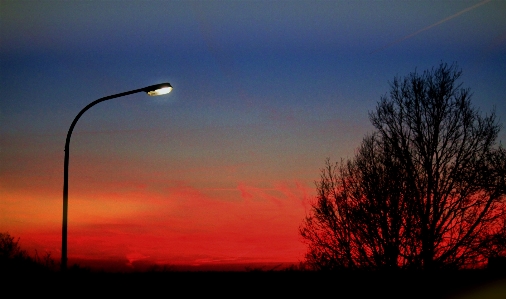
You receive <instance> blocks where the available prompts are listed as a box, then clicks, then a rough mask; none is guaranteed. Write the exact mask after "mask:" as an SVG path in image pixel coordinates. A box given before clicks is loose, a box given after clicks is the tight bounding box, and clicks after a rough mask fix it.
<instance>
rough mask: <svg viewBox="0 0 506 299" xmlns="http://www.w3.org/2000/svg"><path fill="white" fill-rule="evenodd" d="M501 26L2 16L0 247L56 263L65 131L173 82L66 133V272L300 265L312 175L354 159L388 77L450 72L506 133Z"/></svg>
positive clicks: (259, 10) (152, 10) (329, 9)
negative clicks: (446, 68)
mask: <svg viewBox="0 0 506 299" xmlns="http://www.w3.org/2000/svg"><path fill="white" fill-rule="evenodd" d="M504 11H506V2H503V1H451V2H442V3H439V2H431V4H430V5H429V4H427V3H425V2H423V1H420V2H412V1H381V2H379V1H352V2H349V1H244V2H243V1H239V2H236V1H228V0H226V1H191V2H189V1H154V2H150V1H126V2H125V3H122V4H121V5H118V3H117V2H113V1H100V2H98V1H97V2H90V1H0V40H1V43H0V228H1V229H0V230H1V231H2V232H9V233H10V234H11V235H12V236H14V237H15V238H18V237H19V238H20V240H19V241H20V243H19V244H20V245H21V247H22V248H23V249H26V250H27V251H28V252H29V253H30V254H31V255H35V254H38V255H39V256H40V255H42V254H44V253H46V252H48V253H50V254H51V256H52V257H53V258H54V259H55V260H59V259H60V256H61V255H62V254H61V252H62V187H63V179H64V174H63V173H64V166H63V165H64V154H65V152H64V149H65V146H64V145H65V141H66V139H65V138H66V136H67V132H68V129H69V126H70V125H71V123H72V120H73V119H74V117H75V116H76V114H77V113H78V112H79V111H80V110H81V109H83V107H85V106H86V105H88V104H89V103H90V102H92V101H94V100H96V99H100V98H102V97H106V96H108V95H113V94H117V93H121V92H124V91H128V90H134V89H135V88H139V87H142V86H151V87H153V86H160V85H152V84H156V83H159V82H170V84H172V85H170V84H169V86H166V85H163V87H164V88H161V89H158V90H155V91H151V90H150V91H148V90H146V89H142V88H141V89H138V90H136V91H137V92H138V93H136V94H129V95H128V96H125V97H122V98H121V99H111V100H110V101H106V102H104V103H100V104H99V105H97V106H96V107H93V108H92V109H90V111H88V112H86V113H85V114H84V115H83V116H82V118H81V119H80V120H79V123H77V125H76V126H75V130H74V132H73V135H72V142H71V144H70V161H69V180H68V187H69V190H68V259H69V265H72V264H73V263H79V264H82V265H84V266H86V265H90V266H91V267H93V268H107V267H115V269H120V268H121V269H123V270H125V269H126V270H128V269H131V270H136V269H147V268H149V267H150V266H164V265H167V266H171V265H180V266H188V267H193V268H195V269H196V268H198V267H203V266H209V265H212V266H213V267H214V266H216V267H218V268H219V267H222V266H223V265H232V264H240V265H242V266H241V267H243V268H244V267H246V266H247V265H250V264H255V265H258V264H269V265H271V263H274V264H276V263H277V264H285V263H286V264H290V263H292V264H298V263H299V262H303V261H304V254H305V253H306V250H307V248H306V244H304V243H303V242H302V239H301V237H300V235H299V226H300V225H301V223H302V222H303V220H304V219H305V217H306V215H307V213H308V212H309V208H310V204H309V203H310V202H311V201H312V200H314V197H315V195H316V189H315V181H317V180H319V178H320V169H321V168H322V167H323V166H324V162H325V159H326V158H330V159H331V160H332V161H340V159H347V158H351V157H352V156H353V155H354V154H355V153H356V151H357V148H358V147H359V145H360V143H361V141H362V139H363V138H364V136H366V135H367V134H369V133H371V132H372V130H373V126H372V125H371V123H370V120H369V114H368V113H369V112H370V111H371V110H373V109H374V107H375V105H376V102H377V101H378V100H379V99H380V97H381V96H382V95H383V94H385V92H387V91H388V89H389V80H392V79H393V78H394V76H396V75H403V74H406V73H408V72H411V71H414V70H415V69H418V70H423V69H428V68H430V67H432V66H434V65H437V64H438V63H439V62H440V61H448V62H450V63H451V62H453V61H457V62H458V63H459V66H460V67H462V70H463V77H462V79H463V82H464V85H463V86H462V87H463V88H467V87H470V88H471V89H472V92H473V98H472V100H473V103H474V104H475V105H476V106H478V107H479V108H480V109H481V110H482V111H490V110H491V109H492V108H495V111H496V114H497V116H498V118H500V119H501V121H502V122H503V123H504V122H505V121H506V101H505V100H504V82H506V71H505V70H506V39H505V38H504V36H505V33H506V31H505V29H504V28H506V19H505V18H504ZM26 82H30V84H31V87H30V89H27V88H26ZM165 84H167V83H165ZM172 86H173V87H174V89H172ZM145 92H146V93H148V94H149V95H151V96H155V95H162V94H165V95H164V96H161V97H148V96H146V93H145ZM169 92H170V93H169ZM167 93H169V94H167ZM140 99H142V100H140ZM505 131H506V130H504V128H503V130H502V131H501V132H500V133H499V137H498V140H499V141H502V143H503V144H504V143H505V141H506V133H505Z"/></svg>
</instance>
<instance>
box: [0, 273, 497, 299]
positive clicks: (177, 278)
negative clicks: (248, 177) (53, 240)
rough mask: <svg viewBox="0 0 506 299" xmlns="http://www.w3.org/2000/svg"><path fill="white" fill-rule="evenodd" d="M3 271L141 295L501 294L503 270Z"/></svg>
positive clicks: (45, 290) (42, 284) (15, 278)
mask: <svg viewBox="0 0 506 299" xmlns="http://www.w3.org/2000/svg"><path fill="white" fill-rule="evenodd" d="M5 274H7V273H4V274H2V276H4V279H2V280H3V282H4V283H5V282H7V283H5V284H4V283H2V285H4V288H3V289H4V291H5V290H6V289H9V288H12V289H13V290H14V294H16V295H29V294H36V295H38V296H42V295H44V294H48V295H52V294H59V295H68V296H72V297H74V295H78V297H81V296H83V295H86V296H90V295H91V296H100V297H103V296H104V295H114V297H117V296H119V295H127V296H128V297H132V296H134V295H139V296H140V297H142V298H147V297H154V296H156V297H165V298H169V297H175V298H193V297H197V296H198V297H203V296H204V297H212V298H214V297H215V296H218V297H233V298H238V297H240V298H243V297H248V298H249V297H269V298H272V297H280V296H281V297H283V298H288V297H295V298H314V297H332V298H379V297H381V298H449V299H450V298H452V299H454V298H455V299H457V298H469V299H470V298H506V271H491V270H465V271H464V270H460V271H445V272H434V273H427V272H391V273H387V272H339V273H316V272H308V271H271V272H266V271H250V272H144V273H106V272H90V271H86V270H83V269H80V270H74V271H73V270H70V271H68V272H67V273H60V272H44V271H42V272H32V273H12V274H7V275H5Z"/></svg>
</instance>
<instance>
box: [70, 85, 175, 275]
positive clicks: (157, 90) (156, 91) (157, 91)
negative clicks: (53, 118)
mask: <svg viewBox="0 0 506 299" xmlns="http://www.w3.org/2000/svg"><path fill="white" fill-rule="evenodd" d="M171 90H172V86H171V85H170V83H161V84H156V85H151V86H148V87H144V88H139V89H135V90H131V91H127V92H122V93H118V94H114V95H110V96H107V97H103V98H100V99H98V100H96V101H93V102H91V103H89V104H88V105H87V106H86V107H84V108H83V109H82V110H81V111H80V112H79V113H78V114H77V116H76V117H75V118H74V121H73V122H72V124H71V125H70V128H69V131H68V133H67V140H66V141H65V162H64V166H63V224H62V231H61V265H60V266H61V270H62V271H65V270H66V269H67V214H68V193H69V184H68V180H69V144H70V136H71V135H72V131H73V130H74V127H75V125H76V123H77V121H78V120H79V118H80V117H81V115H83V113H84V112H86V110H88V109H90V108H91V107H93V106H95V105H96V104H98V103H100V102H104V101H107V100H110V99H114V98H119V97H123V96H127V95H131V94H134V93H138V92H145V93H147V94H148V95H150V96H158V95H163V94H167V93H169V92H170V91H171Z"/></svg>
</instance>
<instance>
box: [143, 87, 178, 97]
mask: <svg viewBox="0 0 506 299" xmlns="http://www.w3.org/2000/svg"><path fill="white" fill-rule="evenodd" d="M171 91H172V86H166V87H162V88H158V89H155V90H151V91H148V92H147V93H148V95H150V96H159V95H163V94H168V93H169V92H171Z"/></svg>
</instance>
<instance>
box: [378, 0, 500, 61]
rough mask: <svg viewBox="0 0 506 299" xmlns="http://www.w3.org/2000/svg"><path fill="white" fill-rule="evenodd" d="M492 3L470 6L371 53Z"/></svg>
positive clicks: (486, 0) (485, 0) (483, 2)
mask: <svg viewBox="0 0 506 299" xmlns="http://www.w3.org/2000/svg"><path fill="white" fill-rule="evenodd" d="M490 1H492V0H484V1H482V2H480V3H477V4H475V5H473V6H470V7H468V8H466V9H464V10H461V11H459V12H458V13H456V14H453V15H451V16H449V17H447V18H444V19H442V20H441V21H439V22H436V23H434V24H432V25H430V26H427V27H425V28H423V29H420V30H418V31H417V32H415V33H411V34H410V35H407V36H405V37H403V38H400V39H398V40H396V41H394V42H391V43H389V44H388V45H386V46H384V47H382V48H379V49H377V50H375V51H372V52H371V54H373V53H376V52H379V51H381V50H384V49H386V48H389V47H391V46H393V45H395V44H397V43H400V42H402V41H403V40H406V39H408V38H411V37H413V36H415V35H417V34H419V33H421V32H424V31H426V30H429V29H431V28H432V27H436V26H438V25H441V24H443V23H444V22H446V21H449V20H451V19H453V18H455V17H458V16H460V15H461V14H463V13H466V12H468V11H470V10H473V9H475V8H477V7H479V6H482V5H483V4H486V3H487V2H490Z"/></svg>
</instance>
